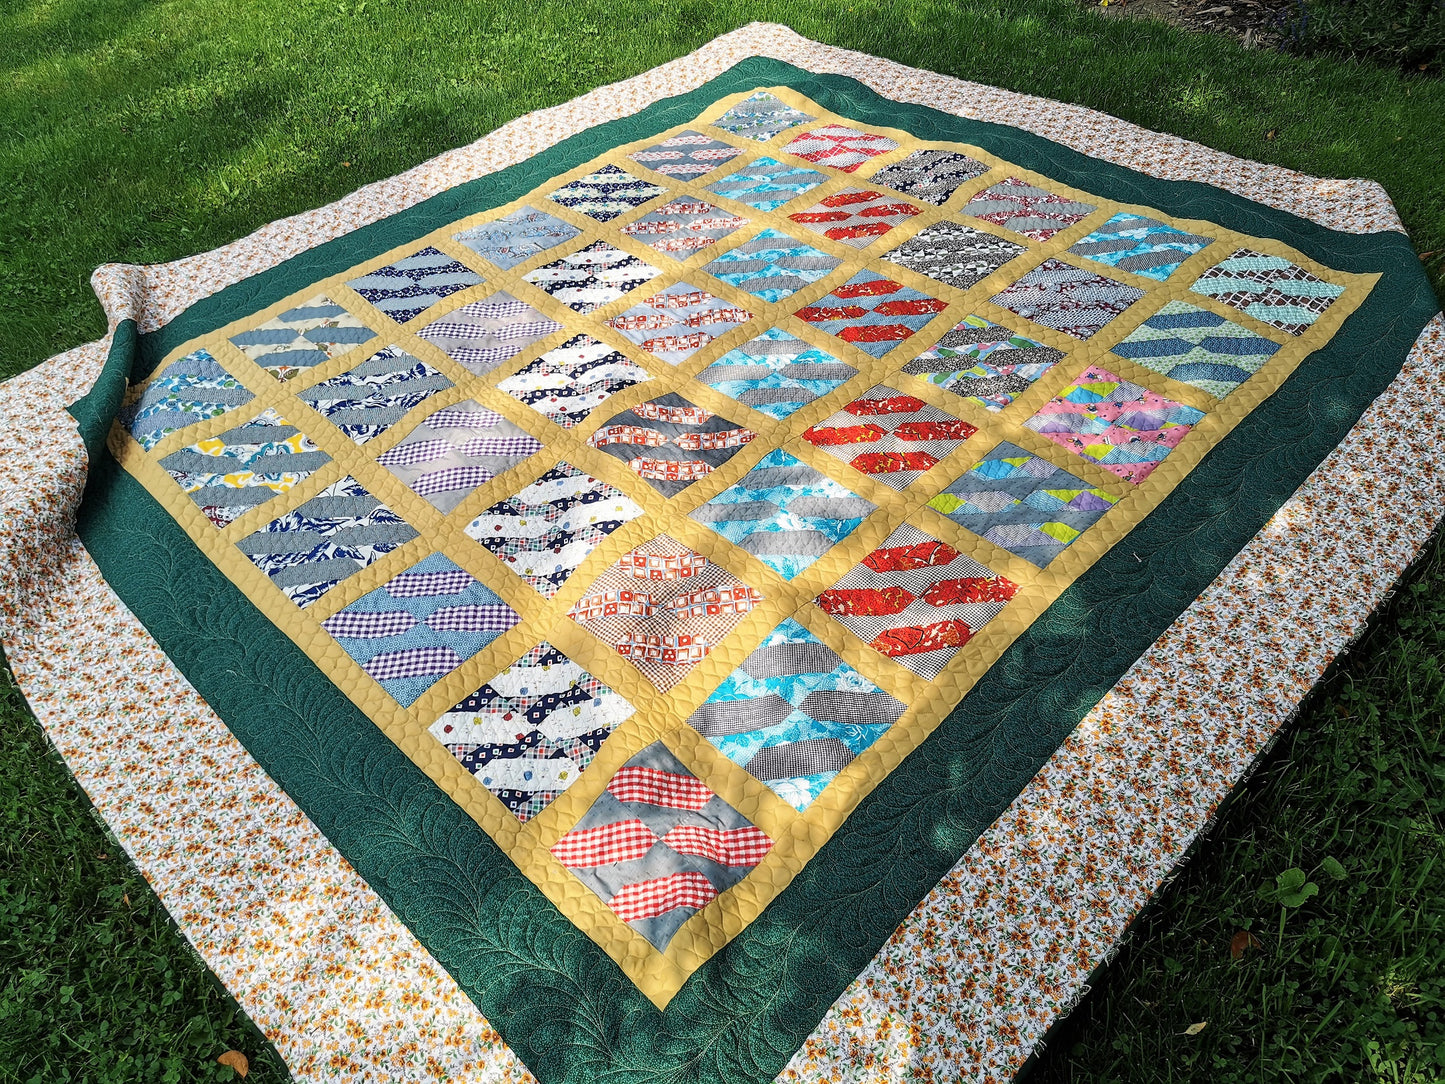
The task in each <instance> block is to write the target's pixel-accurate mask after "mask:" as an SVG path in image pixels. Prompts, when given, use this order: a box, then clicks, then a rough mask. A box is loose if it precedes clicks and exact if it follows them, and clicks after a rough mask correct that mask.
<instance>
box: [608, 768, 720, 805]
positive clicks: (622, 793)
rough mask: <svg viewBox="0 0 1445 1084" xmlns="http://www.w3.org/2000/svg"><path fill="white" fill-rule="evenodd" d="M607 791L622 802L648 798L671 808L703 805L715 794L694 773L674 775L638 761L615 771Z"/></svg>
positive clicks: (642, 800)
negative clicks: (641, 764) (694, 776)
mask: <svg viewBox="0 0 1445 1084" xmlns="http://www.w3.org/2000/svg"><path fill="white" fill-rule="evenodd" d="M607 791H608V793H609V794H611V795H612V797H614V798H616V799H617V800H618V801H619V802H645V803H646V804H648V805H660V806H666V807H667V808H669V809H693V810H696V809H701V808H702V807H703V806H705V805H707V804H708V802H710V801H712V799H713V797H714V795H713V792H712V791H710V790H708V788H707V786H706V785H705V784H704V783H703V782H702V781H701V780H699V779H694V778H693V777H692V776H690V775H674V774H673V773H671V772H662V771H658V770H657V769H656V768H645V767H640V766H636V765H634V766H629V767H626V768H623V769H622V770H621V771H619V772H618V773H617V774H616V775H614V776H613V777H612V782H610V783H608V784H607Z"/></svg>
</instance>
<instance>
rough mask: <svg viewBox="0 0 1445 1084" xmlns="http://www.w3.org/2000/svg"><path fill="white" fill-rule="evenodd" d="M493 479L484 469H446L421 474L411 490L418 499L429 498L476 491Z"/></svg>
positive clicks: (473, 467)
mask: <svg viewBox="0 0 1445 1084" xmlns="http://www.w3.org/2000/svg"><path fill="white" fill-rule="evenodd" d="M493 477H495V476H494V475H493V474H492V472H491V471H489V470H487V468H486V467H476V466H472V467H447V468H446V469H445V470H434V471H432V472H431V473H430V474H423V475H422V476H421V477H420V478H418V479H417V480H416V481H415V482H413V483H412V486H411V488H412V489H414V490H416V493H417V496H419V497H430V496H433V495H435V494H437V493H455V492H456V491H457V490H459V489H476V488H477V486H479V485H481V484H482V483H483V482H490V481H491V480H492V478H493Z"/></svg>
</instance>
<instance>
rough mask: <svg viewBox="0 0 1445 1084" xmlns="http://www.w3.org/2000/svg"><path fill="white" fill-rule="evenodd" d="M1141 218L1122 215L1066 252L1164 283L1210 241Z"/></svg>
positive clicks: (1206, 238)
mask: <svg viewBox="0 0 1445 1084" xmlns="http://www.w3.org/2000/svg"><path fill="white" fill-rule="evenodd" d="M1212 240H1213V238H1210V237H1201V236H1198V235H1196V234H1192V233H1185V232H1184V231H1183V230H1180V229H1175V228H1174V227H1173V226H1169V225H1166V224H1165V223H1163V222H1160V221H1158V220H1157V219H1153V218H1146V217H1145V216H1144V215H1135V214H1129V213H1127V212H1123V213H1120V214H1117V215H1115V216H1114V217H1113V218H1111V219H1109V221H1107V222H1105V223H1104V224H1103V225H1102V226H1100V227H1099V228H1098V229H1097V230H1095V231H1094V232H1093V233H1091V234H1089V236H1087V237H1085V238H1084V239H1083V240H1082V241H1080V242H1078V243H1077V244H1076V245H1074V247H1073V248H1071V249H1069V252H1070V253H1071V254H1073V255H1075V256H1083V257H1085V258H1086V259H1090V260H1097V261H1099V263H1104V264H1108V265H1109V266H1110V267H1117V268H1118V269H1119V270H1120V271H1130V272H1132V273H1134V274H1136V275H1143V276H1144V277H1145V278H1150V279H1154V280H1155V281H1156V282H1163V281H1164V280H1165V279H1167V278H1168V277H1169V276H1170V275H1172V274H1174V272H1175V271H1177V270H1179V265H1180V264H1182V263H1183V262H1184V261H1185V260H1187V259H1189V257H1190V256H1193V255H1194V254H1195V253H1196V252H1199V251H1202V250H1203V248H1204V247H1205V246H1206V245H1208V244H1209V243H1210V241H1212Z"/></svg>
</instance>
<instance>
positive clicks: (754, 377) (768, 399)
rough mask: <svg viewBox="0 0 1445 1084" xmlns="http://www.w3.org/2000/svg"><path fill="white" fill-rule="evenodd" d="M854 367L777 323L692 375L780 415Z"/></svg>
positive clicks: (844, 377)
mask: <svg viewBox="0 0 1445 1084" xmlns="http://www.w3.org/2000/svg"><path fill="white" fill-rule="evenodd" d="M857 373H858V370H857V369H855V368H853V366H851V365H848V364H846V363H845V362H842V361H839V360H838V359H837V358H835V357H834V356H833V355H832V354H830V353H828V352H827V351H826V350H820V349H818V347H816V346H813V345H812V344H811V343H806V342H804V341H803V340H802V339H799V338H796V337H795V336H793V335H789V334H788V333H787V332H786V331H784V330H782V329H781V328H776V327H775V328H772V329H770V330H768V331H765V332H763V333H762V334H761V335H759V336H758V337H757V338H756V339H753V340H752V341H751V342H746V343H743V345H742V346H739V347H737V348H736V349H733V350H729V351H728V352H727V353H726V354H724V355H723V356H722V357H720V358H718V359H717V361H715V362H713V363H712V364H711V365H709V366H708V367H707V368H706V369H704V370H703V371H702V372H700V373H698V375H697V379H698V380H701V381H702V382H703V383H704V384H711V385H712V386H713V387H714V388H716V389H717V390H718V391H720V392H722V393H723V394H724V395H726V396H727V397H728V398H730V399H736V400H737V401H738V402H740V403H743V404H746V405H747V406H750V407H752V408H753V409H754V410H756V411H758V412H759V413H762V414H766V415H767V416H768V417H770V418H779V419H781V418H786V417H787V416H788V415H789V414H792V413H793V412H794V411H795V410H798V409H799V408H800V407H805V406H807V405H808V404H809V403H811V402H813V400H815V399H818V398H820V397H822V396H824V395H827V394H828V393H829V392H830V391H832V390H833V389H834V388H836V387H837V386H838V385H839V384H842V383H843V382H844V381H845V380H848V379H849V378H850V377H853V376H856V375H857Z"/></svg>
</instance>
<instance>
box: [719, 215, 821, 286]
mask: <svg viewBox="0 0 1445 1084" xmlns="http://www.w3.org/2000/svg"><path fill="white" fill-rule="evenodd" d="M842 262H843V261H842V260H840V259H838V257H837V256H829V255H828V254H827V253H826V252H819V251H818V250H817V249H816V248H814V247H813V246H812V245H806V244H804V243H803V242H802V241H799V240H796V239H795V238H792V237H789V236H788V235H787V234H786V233H783V232H782V231H780V230H772V229H768V230H764V231H763V232H762V233H760V234H758V235H757V236H756V237H754V238H753V239H752V240H751V241H744V242H743V243H742V244H740V245H738V247H737V248H734V249H731V250H730V251H728V252H724V253H723V254H722V255H721V256H719V257H718V258H717V259H715V260H713V262H712V263H710V264H708V265H707V266H706V267H704V268H703V270H704V271H706V272H707V273H708V274H709V275H712V276H713V277H714V278H718V279H721V280H722V281H723V282H726V283H727V284H728V285H729V286H736V287H737V288H738V289H740V290H746V291H747V292H748V293H750V294H752V295H753V296H754V297H761V298H762V299H763V300H764V301H781V300H783V298H785V297H791V296H792V295H793V294H795V293H797V292H798V291H799V290H801V289H802V288H803V287H804V286H807V285H809V284H810V283H814V282H817V281H818V280H819V279H820V278H822V277H823V276H824V275H826V274H828V273H829V272H830V271H832V270H833V269H834V268H836V267H837V266H838V265H839V264H841V263H842Z"/></svg>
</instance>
